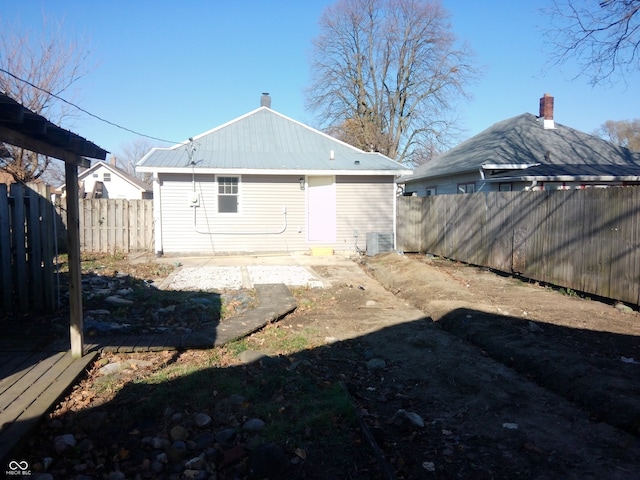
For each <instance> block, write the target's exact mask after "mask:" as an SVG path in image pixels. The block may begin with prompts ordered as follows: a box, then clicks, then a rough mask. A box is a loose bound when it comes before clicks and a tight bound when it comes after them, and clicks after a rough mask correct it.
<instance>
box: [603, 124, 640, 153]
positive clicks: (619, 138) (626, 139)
mask: <svg viewBox="0 0 640 480" xmlns="http://www.w3.org/2000/svg"><path fill="white" fill-rule="evenodd" d="M596 135H598V136H600V137H601V138H604V139H605V140H608V141H610V142H611V143H615V144H616V145H620V146H621V147H625V148H628V149H629V150H633V151H635V152H640V119H638V118H636V119H634V120H618V121H615V120H607V121H606V122H604V123H603V124H602V126H601V127H600V128H599V129H598V131H597V132H596Z"/></svg>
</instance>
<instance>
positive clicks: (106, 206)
mask: <svg viewBox="0 0 640 480" xmlns="http://www.w3.org/2000/svg"><path fill="white" fill-rule="evenodd" d="M65 207H66V201H65V200H64V199H62V200H61V201H60V202H59V205H58V208H59V209H60V210H64V209H65ZM79 208H80V249H81V251H83V252H100V253H114V252H123V253H129V252H137V251H146V250H150V249H152V248H153V200H127V199H122V198H117V199H102V198H101V199H81V200H80V204H79Z"/></svg>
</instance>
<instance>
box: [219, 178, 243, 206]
mask: <svg viewBox="0 0 640 480" xmlns="http://www.w3.org/2000/svg"><path fill="white" fill-rule="evenodd" d="M239 180H240V179H239V178H238V177H218V213H238V183H239Z"/></svg>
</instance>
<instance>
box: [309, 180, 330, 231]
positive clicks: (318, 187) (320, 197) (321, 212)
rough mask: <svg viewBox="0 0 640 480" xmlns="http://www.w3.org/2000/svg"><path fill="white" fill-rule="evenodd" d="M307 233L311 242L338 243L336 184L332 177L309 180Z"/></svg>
mask: <svg viewBox="0 0 640 480" xmlns="http://www.w3.org/2000/svg"><path fill="white" fill-rule="evenodd" d="M307 232H308V240H309V241H310V242H335V241H336V183H335V177H333V176H332V175H328V176H318V177H308V178H307Z"/></svg>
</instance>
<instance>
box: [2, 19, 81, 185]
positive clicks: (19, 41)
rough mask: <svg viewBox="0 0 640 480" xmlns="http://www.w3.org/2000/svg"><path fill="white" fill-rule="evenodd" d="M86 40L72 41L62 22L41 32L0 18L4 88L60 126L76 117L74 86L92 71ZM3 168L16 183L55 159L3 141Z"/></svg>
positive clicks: (34, 175)
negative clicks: (29, 29)
mask: <svg viewBox="0 0 640 480" xmlns="http://www.w3.org/2000/svg"><path fill="white" fill-rule="evenodd" d="M86 45H87V43H86V41H80V40H68V39H67V38H66V37H65V35H64V29H63V22H62V21H59V22H49V21H48V19H47V18H43V26H42V29H41V30H40V31H38V33H37V34H34V33H33V32H31V31H24V30H22V29H21V28H20V26H19V24H18V23H17V22H16V23H13V24H11V23H9V22H7V21H6V19H0V90H1V91H3V92H5V93H6V94H7V95H9V96H10V97H12V98H13V99H15V100H16V101H18V102H20V103H21V104H22V105H24V106H25V107H27V108H28V109H29V110H31V111H33V112H35V113H37V114H40V115H43V116H44V117H46V118H47V119H48V120H50V121H52V122H53V123H56V124H58V125H63V123H64V122H65V121H68V120H69V119H70V118H71V117H72V113H73V112H72V111H71V109H70V107H69V105H68V104H66V103H64V102H62V101H60V100H59V99H57V98H56V96H60V95H65V96H66V97H67V98H66V100H68V101H71V100H72V96H73V91H72V87H73V86H74V84H75V83H76V82H77V81H78V80H79V79H80V78H82V77H83V76H84V75H85V74H86V73H87V72H88V70H89V68H88V63H87V62H88V58H89V53H88V51H87V50H86V49H85V48H86ZM1 147H2V148H0V169H2V170H4V171H6V172H8V173H9V174H11V175H12V176H13V178H14V179H15V180H16V181H17V182H21V183H26V182H29V181H33V180H35V179H37V178H39V177H40V176H42V174H43V173H44V172H45V171H46V169H47V167H48V166H49V164H50V162H51V160H50V159H49V158H48V157H44V156H42V155H38V154H36V153H34V152H30V151H28V150H25V149H23V148H18V147H15V146H13V145H9V144H2V145H1Z"/></svg>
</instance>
